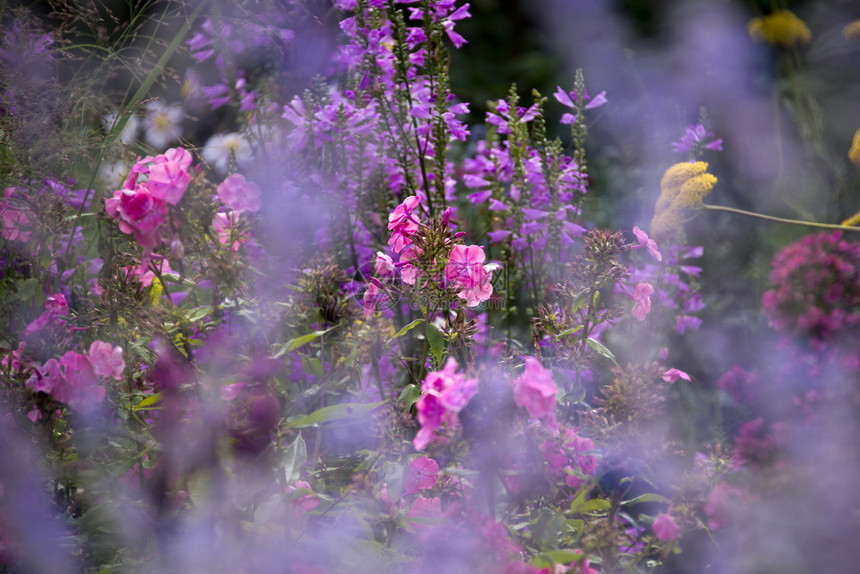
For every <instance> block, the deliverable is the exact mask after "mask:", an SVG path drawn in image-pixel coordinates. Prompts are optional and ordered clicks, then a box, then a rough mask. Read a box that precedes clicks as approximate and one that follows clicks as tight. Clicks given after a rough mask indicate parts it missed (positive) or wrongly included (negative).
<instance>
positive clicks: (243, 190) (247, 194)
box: [218, 173, 260, 213]
mask: <svg viewBox="0 0 860 574" xmlns="http://www.w3.org/2000/svg"><path fill="white" fill-rule="evenodd" d="M218 199H220V200H221V203H223V204H224V205H226V206H228V207H229V208H230V209H232V210H233V211H235V212H236V213H241V212H243V211H259V209H260V186H258V185H257V184H256V183H252V182H250V181H245V176H243V175H240V174H238V173H234V174H232V175H228V176H227V177H226V179H224V181H222V182H221V184H220V185H218Z"/></svg>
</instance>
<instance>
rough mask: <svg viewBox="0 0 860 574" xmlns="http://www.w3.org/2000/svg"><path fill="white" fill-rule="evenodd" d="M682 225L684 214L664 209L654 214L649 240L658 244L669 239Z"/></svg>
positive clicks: (679, 211) (672, 209)
mask: <svg viewBox="0 0 860 574" xmlns="http://www.w3.org/2000/svg"><path fill="white" fill-rule="evenodd" d="M682 225H684V212H683V211H681V210H680V209H674V208H671V209H664V210H663V211H659V212H657V213H655V214H654V218H653V219H652V220H651V229H650V233H649V234H650V236H651V239H653V240H654V241H656V242H658V243H660V242H662V241H664V240H666V239H671V238H672V237H674V236H675V234H677V233H678V232H679V231H681V226H682Z"/></svg>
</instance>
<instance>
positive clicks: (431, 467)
mask: <svg viewBox="0 0 860 574" xmlns="http://www.w3.org/2000/svg"><path fill="white" fill-rule="evenodd" d="M438 473H439V464H438V463H437V462H436V461H435V460H433V459H432V458H429V457H426V456H419V457H417V458H413V459H412V460H410V461H409V476H408V477H407V479H406V486H405V487H404V489H403V492H405V493H406V494H418V493H419V492H421V491H422V490H427V489H428V488H433V487H434V486H436V475H437V474H438Z"/></svg>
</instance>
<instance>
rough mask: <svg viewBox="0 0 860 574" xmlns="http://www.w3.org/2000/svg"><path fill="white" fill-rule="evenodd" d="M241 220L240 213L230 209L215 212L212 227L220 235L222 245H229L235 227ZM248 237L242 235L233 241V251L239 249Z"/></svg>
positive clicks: (219, 241) (219, 239) (219, 240)
mask: <svg viewBox="0 0 860 574" xmlns="http://www.w3.org/2000/svg"><path fill="white" fill-rule="evenodd" d="M238 222H239V214H238V213H236V212H234V211H230V212H227V213H225V212H223V211H219V212H218V213H216V214H215V217H214V218H213V219H212V229H214V230H215V233H216V234H217V235H218V243H220V244H221V245H227V244H228V243H230V236H231V235H232V230H233V227H235V226H236V224H237V223H238ZM247 239H248V237H247V236H246V235H245V236H243V235H240V236H239V237H238V239H237V240H236V241H234V242H233V245H232V246H231V247H230V248H231V249H232V250H233V251H239V247H240V246H241V245H242V243H244V242H245V241H246V240H247Z"/></svg>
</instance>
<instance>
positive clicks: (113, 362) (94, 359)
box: [89, 341, 125, 381]
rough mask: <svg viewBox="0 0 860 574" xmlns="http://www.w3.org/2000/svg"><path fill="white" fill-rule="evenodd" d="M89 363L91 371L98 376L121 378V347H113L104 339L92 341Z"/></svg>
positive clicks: (123, 366) (122, 368)
mask: <svg viewBox="0 0 860 574" xmlns="http://www.w3.org/2000/svg"><path fill="white" fill-rule="evenodd" d="M89 359H90V364H91V365H92V367H93V372H95V374H96V375H98V376H100V377H113V378H114V379H116V380H117V381H121V380H122V372H123V371H124V370H125V361H123V360H122V347H114V346H113V345H111V344H110V343H105V342H104V341H93V344H92V345H90V354H89Z"/></svg>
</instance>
